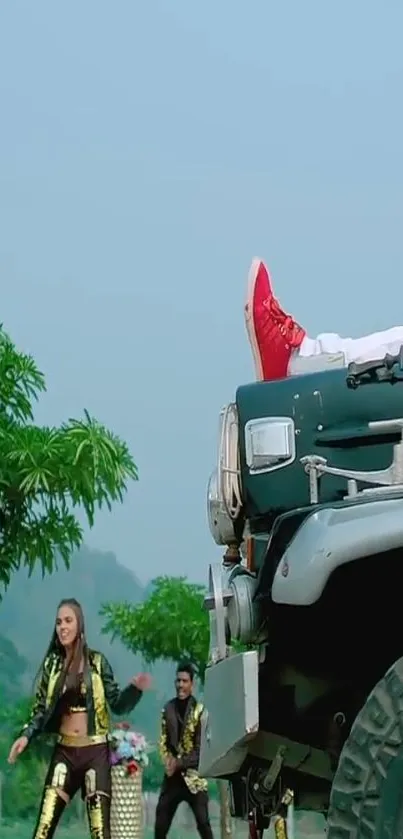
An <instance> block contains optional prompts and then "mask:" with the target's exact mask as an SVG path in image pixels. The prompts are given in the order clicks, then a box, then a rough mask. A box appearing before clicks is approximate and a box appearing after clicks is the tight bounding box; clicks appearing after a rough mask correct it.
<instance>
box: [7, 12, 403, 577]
mask: <svg viewBox="0 0 403 839" xmlns="http://www.w3.org/2000/svg"><path fill="white" fill-rule="evenodd" d="M402 31H403V6H402V4H401V3H400V2H397V0H396V2H392V0H389V2H388V0H386V2H384V3H382V4H381V3H379V2H376V3H375V2H371V0H365V2H364V0H354V2H351V0H350V2H346V0H339V2H338V3H337V4H336V3H330V2H324V0H321V2H319V0H315V1H314V0H306V1H305V2H300V0H290V2H283V3H272V2H270V0H265V2H263V0H255V2H252V0H251V2H250V3H246V2H245V1H244V2H239V0H215V2H212V0H205V2H204V3H197V4H196V3H190V2H184V0H170V2H168V0H165V2H151V0H150V2H148V3H138V2H136V0H131V2H128V0H120V1H119V2H117V3H114V4H112V3H106V2H99V1H98V2H94V1H93V0H85V2H81V3H78V2H70V3H68V4H67V3H66V4H62V3H55V2H54V0H53V2H51V1H50V0H48V2H44V0H36V2H35V3H31V2H25V3H23V2H18V0H13V2H6V0H3V2H2V3H1V4H0V101H1V124H0V125H1V130H0V230H1V235H0V271H1V289H2V306H1V319H2V320H3V322H4V324H5V326H6V328H7V329H8V331H9V332H10V333H11V334H12V335H13V337H14V339H15V340H16V341H17V343H18V344H20V345H21V347H22V348H24V349H25V350H28V351H30V352H32V353H33V354H34V355H35V356H36V358H37V360H38V363H39V364H40V366H41V367H42V369H43V370H44V372H45V373H46V376H47V381H48V394H47V396H46V397H45V398H44V400H43V401H42V402H41V405H40V407H39V410H38V419H39V420H40V421H44V422H47V423H52V422H59V421H60V420H61V419H63V418H65V417H66V416H72V415H78V414H80V413H81V412H82V409H83V408H84V407H86V408H88V409H89V410H90V412H91V413H93V414H95V415H97V416H98V417H99V418H100V419H101V420H103V421H104V422H105V423H106V424H108V425H110V426H111V427H112V428H113V429H114V430H116V431H117V432H118V433H120V434H121V435H122V436H124V437H125V438H126V439H127V441H128V442H129V444H130V446H131V448H132V450H133V453H134V455H135V457H136V460H137V462H138V465H139V469H140V482H139V483H138V484H137V485H136V486H134V487H133V488H132V489H131V491H130V493H129V495H128V498H127V500H126V503H125V504H124V506H123V507H122V508H121V509H116V510H114V512H113V514H112V515H106V514H105V515H103V516H101V517H100V519H99V521H98V523H97V525H96V527H95V528H94V530H93V532H92V533H91V534H90V535H89V537H88V542H89V544H91V545H93V546H96V547H101V548H105V549H112V550H114V551H115V552H116V554H117V556H118V558H119V559H120V560H121V561H122V562H124V563H125V564H126V565H128V566H129V567H130V568H132V569H133V570H134V571H135V572H136V574H137V575H138V576H139V577H140V578H142V579H148V578H149V577H151V576H155V575H156V574H158V573H162V572H168V573H174V574H188V575H189V576H190V577H191V578H192V579H198V580H205V579H207V569H208V563H209V562H210V561H212V560H215V559H217V549H215V547H214V545H213V543H212V541H211V538H210V535H209V532H208V528H207V524H206V514H205V492H206V482H207V479H208V475H209V472H210V471H211V468H212V467H213V465H214V460H215V451H216V435H217V420H218V413H219V410H220V408H221V406H222V405H223V404H224V403H225V402H227V401H229V400H230V399H231V398H232V397H233V394H234V390H235V388H236V386H237V385H238V384H240V383H243V382H246V381H248V380H250V379H251V378H252V376H253V372H252V363H251V356H250V352H249V346H248V343H247V339H246V334H245V331H244V325H243V309H242V306H243V298H244V291H245V282H246V274H247V270H248V267H249V262H250V260H251V258H252V257H253V256H254V255H260V256H263V257H265V258H266V260H267V262H268V264H269V266H270V268H271V270H272V274H273V279H274V282H275V284H276V289H277V293H278V296H280V298H281V300H282V302H283V303H284V305H285V306H286V307H289V308H290V309H291V311H292V312H293V314H295V315H296V316H297V317H298V319H299V320H300V321H301V322H302V323H303V324H304V325H305V326H306V327H307V329H308V331H309V332H310V333H312V334H314V333H316V332H319V331H325V330H329V331H339V332H342V333H343V334H346V335H360V334H364V333H365V332H367V331H372V330H375V329H381V328H386V327H388V326H390V325H393V324H395V323H397V322H399V320H400V322H403V310H402V311H401V312H400V310H399V307H398V305H397V301H398V300H399V293H400V289H401V284H402V268H403V243H402V236H401V230H402V221H403V208H402V195H403V164H402V151H401V150H402V147H403V136H402V135H403V130H402V129H403V117H402V109H401V98H402V81H403V53H402V50H401V32H402ZM218 553H219V552H218Z"/></svg>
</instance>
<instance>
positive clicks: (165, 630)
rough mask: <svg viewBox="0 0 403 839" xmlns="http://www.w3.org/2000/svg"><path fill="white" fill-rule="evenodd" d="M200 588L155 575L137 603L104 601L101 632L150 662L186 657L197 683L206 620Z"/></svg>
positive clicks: (180, 579) (204, 662) (205, 639)
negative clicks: (109, 635)
mask: <svg viewBox="0 0 403 839" xmlns="http://www.w3.org/2000/svg"><path fill="white" fill-rule="evenodd" d="M204 593H205V590H204V587H203V586H200V585H197V584H195V583H189V582H188V581H187V580H186V578H185V577H167V576H165V577H157V578H156V579H155V580H153V581H152V587H151V594H150V595H149V597H147V599H146V600H145V601H143V602H142V603H139V604H137V605H133V604H131V603H107V604H106V605H104V606H103V607H102V609H101V614H102V615H103V616H104V617H105V618H106V621H105V627H104V630H103V631H104V632H106V633H110V634H111V635H112V637H113V638H119V639H120V640H121V641H122V642H123V644H124V645H125V646H126V647H128V649H129V650H131V652H132V653H137V654H140V655H141V656H142V657H143V659H144V661H146V662H147V663H148V664H153V663H154V662H155V661H158V659H164V660H166V661H172V662H174V663H176V664H177V663H178V662H179V661H180V660H181V659H183V658H189V659H190V660H191V661H192V663H193V665H194V668H195V672H196V676H197V678H198V679H199V680H200V682H201V683H203V682H204V674H205V670H206V666H207V657H208V649H209V620H208V614H207V612H206V611H205V609H204V608H203V598H204Z"/></svg>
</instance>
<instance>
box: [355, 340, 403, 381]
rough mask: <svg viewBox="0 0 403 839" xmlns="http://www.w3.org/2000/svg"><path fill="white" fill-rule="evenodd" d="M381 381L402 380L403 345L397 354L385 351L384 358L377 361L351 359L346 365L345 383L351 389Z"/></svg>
mask: <svg viewBox="0 0 403 839" xmlns="http://www.w3.org/2000/svg"><path fill="white" fill-rule="evenodd" d="M395 367H397V368H398V370H396V369H394V368H395ZM381 382H389V383H390V384H395V383H396V382H403V346H401V347H400V351H399V353H398V354H397V355H389V353H387V355H385V358H382V359H378V360H377V361H364V362H362V363H361V364H359V363H358V362H356V361H353V362H352V363H351V364H349V365H348V368H347V378H346V384H347V387H348V388H350V389H351V390H356V389H357V387H360V385H369V384H375V383H381Z"/></svg>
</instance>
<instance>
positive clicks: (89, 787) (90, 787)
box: [85, 769, 97, 795]
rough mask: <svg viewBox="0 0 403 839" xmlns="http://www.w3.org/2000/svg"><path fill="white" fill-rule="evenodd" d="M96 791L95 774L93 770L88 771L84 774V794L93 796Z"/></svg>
mask: <svg viewBox="0 0 403 839" xmlns="http://www.w3.org/2000/svg"><path fill="white" fill-rule="evenodd" d="M96 790H97V773H96V771H95V769H88V770H87V772H86V773H85V793H86V795H94V792H96Z"/></svg>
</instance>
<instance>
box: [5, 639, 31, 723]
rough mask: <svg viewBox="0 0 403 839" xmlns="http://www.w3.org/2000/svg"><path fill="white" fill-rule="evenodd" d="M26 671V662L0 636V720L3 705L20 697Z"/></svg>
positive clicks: (11, 645) (13, 647)
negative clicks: (0, 702)
mask: <svg viewBox="0 0 403 839" xmlns="http://www.w3.org/2000/svg"><path fill="white" fill-rule="evenodd" d="M26 669H27V662H26V660H25V659H24V658H23V657H22V656H21V655H20V654H19V652H18V650H17V649H16V647H15V645H14V644H13V642H12V641H10V640H9V639H8V638H6V637H5V636H4V635H0V696H1V701H2V706H0V720H1V713H2V707H3V705H4V703H8V702H11V701H12V700H13V699H15V698H17V697H18V696H20V695H21V679H22V676H23V675H24V673H25V671H26Z"/></svg>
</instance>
